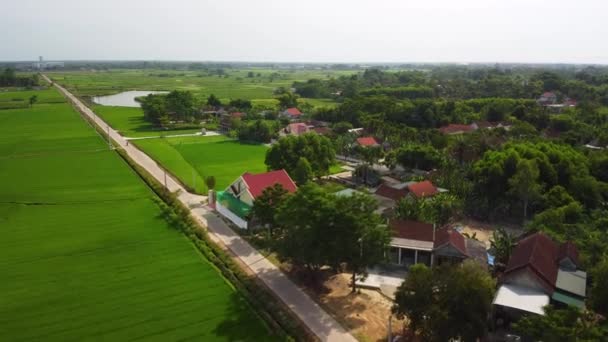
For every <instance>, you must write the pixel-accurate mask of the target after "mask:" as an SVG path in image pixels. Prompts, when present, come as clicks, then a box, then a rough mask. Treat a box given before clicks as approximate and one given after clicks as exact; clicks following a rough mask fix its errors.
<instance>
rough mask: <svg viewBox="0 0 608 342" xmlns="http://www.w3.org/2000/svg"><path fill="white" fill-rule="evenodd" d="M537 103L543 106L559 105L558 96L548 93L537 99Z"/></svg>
mask: <svg viewBox="0 0 608 342" xmlns="http://www.w3.org/2000/svg"><path fill="white" fill-rule="evenodd" d="M536 102H538V104H540V105H541V106H548V105H553V104H556V103H557V95H556V94H555V93H554V92H552V91H547V92H544V93H543V94H542V95H541V96H540V97H539V98H538V99H536Z"/></svg>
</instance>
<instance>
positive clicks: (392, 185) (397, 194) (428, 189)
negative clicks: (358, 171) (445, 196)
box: [374, 180, 447, 217]
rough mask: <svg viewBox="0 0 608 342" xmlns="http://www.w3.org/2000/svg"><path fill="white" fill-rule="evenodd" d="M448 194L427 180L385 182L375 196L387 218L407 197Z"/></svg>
mask: <svg viewBox="0 0 608 342" xmlns="http://www.w3.org/2000/svg"><path fill="white" fill-rule="evenodd" d="M441 192H447V190H446V189H442V188H439V187H436V186H435V185H434V184H433V183H432V182H431V181H428V180H425V181H421V182H404V183H398V182H388V181H385V182H383V183H382V184H381V185H380V186H379V187H378V188H377V189H376V191H375V192H374V196H375V197H376V199H377V200H378V203H379V205H380V207H381V208H383V213H384V214H385V216H387V217H390V216H391V209H393V208H394V207H395V206H396V204H397V202H399V201H400V200H401V199H403V198H405V197H407V196H413V197H414V198H425V197H432V196H435V195H436V194H438V193H441Z"/></svg>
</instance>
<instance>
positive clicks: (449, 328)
mask: <svg viewBox="0 0 608 342" xmlns="http://www.w3.org/2000/svg"><path fill="white" fill-rule="evenodd" d="M495 286H496V282H495V280H494V279H492V277H491V276H490V274H489V273H488V271H487V270H485V269H484V267H483V266H482V265H480V264H479V263H478V262H476V261H473V260H467V261H464V262H463V263H462V264H461V265H460V266H458V267H454V266H445V267H440V268H439V269H436V270H431V269H429V268H428V267H427V266H425V265H424V264H416V265H414V266H412V267H411V268H410V270H409V273H408V276H407V277H406V279H405V281H404V282H403V284H401V286H399V288H398V289H397V292H396V293H395V304H394V306H393V309H392V310H393V313H394V314H396V315H397V317H399V318H404V317H407V318H408V322H409V330H410V331H411V332H412V333H413V334H415V335H419V336H420V337H421V338H422V339H423V340H425V341H449V340H452V339H460V340H463V341H476V340H477V339H479V338H481V337H483V336H485V335H486V333H487V317H488V316H489V314H490V312H491V308H492V298H493V296H494V289H495Z"/></svg>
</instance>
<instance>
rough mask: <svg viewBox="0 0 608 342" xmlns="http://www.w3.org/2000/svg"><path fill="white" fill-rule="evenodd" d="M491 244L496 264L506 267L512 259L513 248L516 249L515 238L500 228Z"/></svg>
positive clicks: (495, 232)
mask: <svg viewBox="0 0 608 342" xmlns="http://www.w3.org/2000/svg"><path fill="white" fill-rule="evenodd" d="M490 244H491V248H492V249H493V250H494V264H501V265H506V264H507V263H508V262H509V258H511V252H512V251H513V248H515V238H514V237H513V236H512V235H511V234H509V233H508V232H507V231H506V230H505V229H504V228H502V227H500V228H498V229H497V230H496V231H494V234H493V236H492V238H491V239H490Z"/></svg>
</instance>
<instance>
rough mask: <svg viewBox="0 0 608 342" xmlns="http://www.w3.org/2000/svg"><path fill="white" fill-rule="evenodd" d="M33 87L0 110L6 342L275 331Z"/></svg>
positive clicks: (145, 193)
mask: <svg viewBox="0 0 608 342" xmlns="http://www.w3.org/2000/svg"><path fill="white" fill-rule="evenodd" d="M53 93H54V94H53ZM36 94H38V95H39V98H40V99H44V98H46V97H47V96H48V99H49V101H48V102H45V101H44V100H43V101H41V102H42V103H39V104H36V105H34V107H33V108H25V109H7V110H0V121H1V122H2V125H0V183H1V186H0V231H1V233H2V239H0V279H1V280H2V281H0V293H1V295H0V341H86V340H105V341H124V340H145V341H175V340H196V341H237V340H251V341H265V340H274V339H275V338H274V337H273V336H272V335H271V333H270V332H269V330H268V329H267V327H266V325H265V324H264V323H263V322H262V321H261V319H259V318H258V316H256V315H255V313H254V311H253V310H252V309H251V308H250V307H249V306H248V304H247V303H246V302H245V300H244V299H243V298H242V297H241V296H240V295H239V294H238V293H237V292H236V291H235V290H234V289H233V288H232V287H231V286H230V284H228V283H227V282H226V280H225V279H224V278H223V277H222V276H221V274H220V273H219V271H218V270H217V269H216V268H215V267H214V266H213V265H211V264H210V263H209V262H208V261H207V260H205V259H204V258H203V257H202V256H201V254H200V253H199V252H198V251H197V250H196V249H195V247H194V246H193V245H192V244H191V242H190V241H189V240H188V239H187V238H186V237H185V236H183V235H182V234H181V233H180V232H178V231H177V230H175V229H172V227H170V226H169V225H168V223H167V222H166V221H165V220H164V219H163V218H162V217H161V215H160V210H159V208H158V206H157V205H156V204H155V203H154V201H153V199H154V197H155V195H154V194H153V193H152V192H151V191H150V190H149V189H148V188H147V187H146V186H145V184H144V183H143V182H142V181H141V180H140V179H139V177H138V176H137V175H136V174H135V173H134V171H132V170H131V169H130V168H129V167H128V165H127V164H126V163H125V162H124V161H123V160H122V159H121V158H120V157H119V156H118V155H117V153H116V152H114V151H111V150H109V149H108V148H107V144H106V143H105V142H104V141H103V140H102V139H101V138H100V137H99V136H98V135H97V133H96V132H95V131H94V130H93V129H92V128H91V127H89V126H88V125H87V123H86V122H85V121H84V120H82V119H81V118H80V117H79V115H78V114H77V113H75V112H74V110H73V109H72V108H71V107H70V106H69V105H68V104H67V103H65V102H63V103H58V102H59V101H58V100H57V99H58V98H57V97H56V96H55V95H59V94H58V93H55V91H54V90H50V91H42V92H36ZM23 95H25V94H23V93H19V92H15V93H12V94H9V93H0V98H5V97H9V98H10V97H15V98H16V97H19V96H23ZM26 96H27V95H26ZM28 97H29V96H28ZM159 141H162V140H159ZM210 145H211V144H210ZM186 150H187V148H186Z"/></svg>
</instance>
